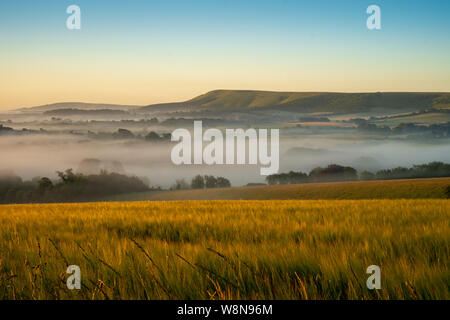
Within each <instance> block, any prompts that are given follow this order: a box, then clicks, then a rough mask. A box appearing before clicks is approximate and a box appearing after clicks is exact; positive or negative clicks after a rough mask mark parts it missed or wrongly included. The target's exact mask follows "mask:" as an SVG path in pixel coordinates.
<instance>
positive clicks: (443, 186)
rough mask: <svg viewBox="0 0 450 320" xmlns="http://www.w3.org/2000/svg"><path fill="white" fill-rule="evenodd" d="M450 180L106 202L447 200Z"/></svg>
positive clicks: (144, 195)
mask: <svg viewBox="0 0 450 320" xmlns="http://www.w3.org/2000/svg"><path fill="white" fill-rule="evenodd" d="M448 187H450V178H434V179H407V180H377V181H354V182H329V183H307V184H294V185H277V186H255V187H235V188H227V189H206V190H182V191H162V192H155V191H152V192H141V193H134V194H123V195H117V196H113V197H108V198H106V199H104V200H108V201H136V200H138V201H143V200H156V201H161V200H292V199H297V200H320V199H322V200H323V199H328V200H334V199H349V200H352V199H446V198H447V197H448V195H447V194H446V192H447V188H448Z"/></svg>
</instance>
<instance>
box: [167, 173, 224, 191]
mask: <svg viewBox="0 0 450 320" xmlns="http://www.w3.org/2000/svg"><path fill="white" fill-rule="evenodd" d="M230 187H231V182H230V180H228V179H227V178H224V177H214V176H211V175H204V176H202V175H200V174H198V175H196V176H195V177H193V178H192V180H191V183H190V184H189V183H187V182H186V180H185V179H179V180H176V181H175V183H174V184H173V185H172V187H171V188H170V189H171V190H186V189H212V188H230Z"/></svg>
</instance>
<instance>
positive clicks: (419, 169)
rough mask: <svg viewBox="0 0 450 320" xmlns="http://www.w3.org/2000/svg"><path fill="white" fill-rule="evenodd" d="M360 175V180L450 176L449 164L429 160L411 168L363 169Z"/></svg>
mask: <svg viewBox="0 0 450 320" xmlns="http://www.w3.org/2000/svg"><path fill="white" fill-rule="evenodd" d="M360 177H361V180H372V179H382V180H387V179H412V178H437V177H450V164H447V163H443V162H430V163H427V164H421V165H413V166H412V167H411V168H405V167H397V168H393V169H385V170H380V171H377V172H376V173H372V172H368V171H364V172H362V173H361V175H360Z"/></svg>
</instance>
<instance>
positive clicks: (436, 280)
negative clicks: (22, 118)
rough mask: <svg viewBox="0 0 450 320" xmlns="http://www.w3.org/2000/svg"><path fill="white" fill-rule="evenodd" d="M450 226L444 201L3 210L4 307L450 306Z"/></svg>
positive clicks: (0, 281)
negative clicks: (109, 303) (74, 280)
mask: <svg viewBox="0 0 450 320" xmlns="http://www.w3.org/2000/svg"><path fill="white" fill-rule="evenodd" d="M449 223H450V202H449V201H448V200H443V199H427V200H417V199H414V200H285V201H280V200H268V201H174V202H114V203H85V204H48V205H3V206H0V225H1V230H0V299H450V292H449V291H450V290H449V286H450V273H449V253H450V252H449V251H450V249H449V243H450V226H449ZM68 265H78V266H80V268H81V282H82V288H81V290H68V289H67V287H66V279H67V277H68V275H67V274H66V268H67V266H68ZM370 265H379V266H380V267H381V290H368V289H367V287H366V280H367V278H368V276H369V275H368V274H366V268H367V267H368V266H370Z"/></svg>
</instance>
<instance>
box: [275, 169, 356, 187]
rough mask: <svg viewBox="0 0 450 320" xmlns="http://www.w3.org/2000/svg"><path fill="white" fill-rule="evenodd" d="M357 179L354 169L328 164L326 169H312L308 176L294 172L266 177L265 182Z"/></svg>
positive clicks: (287, 182)
mask: <svg viewBox="0 0 450 320" xmlns="http://www.w3.org/2000/svg"><path fill="white" fill-rule="evenodd" d="M357 178H358V172H357V171H356V170H355V169H354V168H352V167H344V166H340V165H337V164H330V165H329V166H327V167H326V168H321V167H317V168H314V169H313V170H311V171H310V172H309V174H306V173H303V172H295V171H290V172H288V173H280V174H273V175H270V176H267V178H266V181H267V183H268V184H270V185H274V184H297V183H307V182H325V181H328V182H330V181H348V180H356V179H357Z"/></svg>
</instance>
